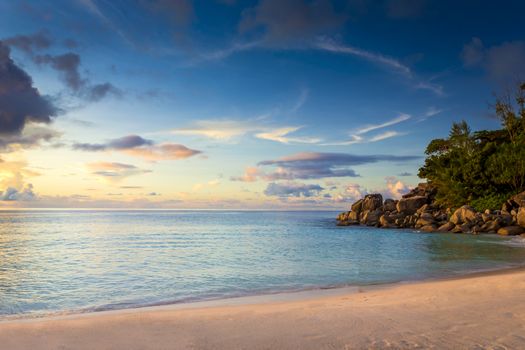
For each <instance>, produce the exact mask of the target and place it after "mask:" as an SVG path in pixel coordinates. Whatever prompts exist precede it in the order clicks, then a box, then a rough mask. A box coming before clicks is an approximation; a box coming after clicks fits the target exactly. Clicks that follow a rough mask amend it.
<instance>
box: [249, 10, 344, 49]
mask: <svg viewBox="0 0 525 350" xmlns="http://www.w3.org/2000/svg"><path fill="white" fill-rule="evenodd" d="M345 19H346V18H345V16H344V15H341V14H338V13H337V12H336V11H335V9H334V7H333V5H332V3H331V2H330V1H327V0H315V1H305V0H262V1H260V2H259V4H258V5H257V6H255V7H253V8H249V9H247V10H245V11H244V12H243V14H242V19H241V22H240V23H239V31H240V32H241V33H243V34H248V33H260V32H261V31H262V33H263V39H264V41H265V42H266V43H267V44H277V45H279V44H287V43H289V42H290V41H297V40H304V39H309V38H312V37H313V36H315V35H319V34H326V33H329V32H331V31H333V30H334V29H336V28H339V27H340V26H341V25H342V24H343V22H344V21H345Z"/></svg>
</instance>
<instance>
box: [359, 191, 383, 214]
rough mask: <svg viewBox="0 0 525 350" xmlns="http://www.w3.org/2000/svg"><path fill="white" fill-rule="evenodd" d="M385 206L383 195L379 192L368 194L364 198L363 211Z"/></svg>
mask: <svg viewBox="0 0 525 350" xmlns="http://www.w3.org/2000/svg"><path fill="white" fill-rule="evenodd" d="M382 207H383V196H382V195H380V194H379V193H374V194H367V195H366V196H365V199H364V200H363V208H362V210H363V211H366V210H369V211H373V210H376V209H379V208H382Z"/></svg>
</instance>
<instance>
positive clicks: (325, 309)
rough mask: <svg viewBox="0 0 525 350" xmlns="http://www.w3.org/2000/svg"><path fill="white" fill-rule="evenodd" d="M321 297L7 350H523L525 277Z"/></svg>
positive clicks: (104, 321) (9, 339) (43, 339)
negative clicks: (421, 349) (431, 349)
mask: <svg viewBox="0 0 525 350" xmlns="http://www.w3.org/2000/svg"><path fill="white" fill-rule="evenodd" d="M321 294H322V295H319V294H318V293H311V294H308V295H305V294H304V293H303V294H290V295H288V296H287V297H286V298H279V297H277V298H275V297H267V298H266V299H264V298H262V299H261V298H259V299H249V298H248V299H243V301H240V302H239V301H238V300H237V301H235V300H231V301H226V302H218V303H212V304H213V306H210V305H212V304H210V303H204V304H193V305H183V306H162V307H155V308H147V309H136V310H124V311H113V312H103V313H92V314H83V315H70V316H66V317H58V318H57V317H55V318H46V319H32V320H16V321H7V322H0V349H12V350H16V349H363V348H371V349H410V348H423V349H427V348H435V349H482V348H488V349H525V270H513V271H507V272H501V273H498V274H487V275H478V276H475V277H466V278H460V279H454V280H442V281H432V282H423V283H414V284H401V285H391V286H388V287H386V288H373V287H371V288H365V289H361V290H360V291H359V292H352V291H351V290H339V291H331V292H327V293H321ZM252 302H255V303H252Z"/></svg>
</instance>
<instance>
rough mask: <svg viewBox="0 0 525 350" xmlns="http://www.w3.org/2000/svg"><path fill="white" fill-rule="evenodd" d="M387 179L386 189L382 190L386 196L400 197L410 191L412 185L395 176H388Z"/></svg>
mask: <svg viewBox="0 0 525 350" xmlns="http://www.w3.org/2000/svg"><path fill="white" fill-rule="evenodd" d="M385 181H386V189H384V190H382V191H380V192H382V194H383V197H384V198H394V199H399V198H401V196H403V195H404V194H406V193H408V192H409V191H410V187H409V186H408V185H407V184H405V183H403V182H402V181H401V180H398V179H396V178H395V177H393V176H388V177H386V178H385Z"/></svg>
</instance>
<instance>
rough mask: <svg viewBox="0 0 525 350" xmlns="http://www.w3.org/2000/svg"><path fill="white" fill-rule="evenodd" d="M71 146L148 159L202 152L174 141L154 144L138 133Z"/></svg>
mask: <svg viewBox="0 0 525 350" xmlns="http://www.w3.org/2000/svg"><path fill="white" fill-rule="evenodd" d="M72 147H73V149H75V150H79V151H88V152H100V151H120V152H124V153H126V154H128V155H131V156H134V157H138V158H142V159H145V160H149V161H158V160H177V159H185V158H189V157H192V156H194V155H197V154H201V153H202V152H201V151H198V150H194V149H191V148H188V147H186V146H184V145H180V144H176V143H162V144H155V143H154V142H153V141H151V140H147V139H144V138H142V137H140V136H138V135H128V136H124V137H121V138H118V139H113V140H109V141H108V142H106V143H75V144H73V146H72Z"/></svg>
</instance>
